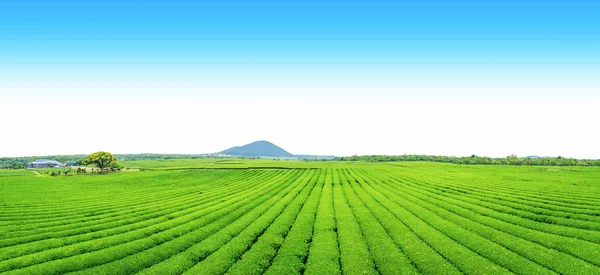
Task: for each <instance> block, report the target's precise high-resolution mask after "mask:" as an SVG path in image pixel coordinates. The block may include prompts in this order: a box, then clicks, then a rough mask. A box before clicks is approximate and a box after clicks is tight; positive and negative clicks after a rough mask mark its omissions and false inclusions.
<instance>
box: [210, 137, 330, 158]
mask: <svg viewBox="0 0 600 275" xmlns="http://www.w3.org/2000/svg"><path fill="white" fill-rule="evenodd" d="M217 155H228V156H241V157H269V158H291V159H313V160H315V159H320V160H324V159H334V158H335V156H319V155H293V154H291V153H290V152H288V151H286V150H283V149H282V148H281V147H279V146H277V145H275V144H273V143H271V142H268V141H266V140H259V141H255V142H252V143H249V144H246V145H244V146H235V147H231V148H229V149H227V150H224V151H221V152H218V153H217Z"/></svg>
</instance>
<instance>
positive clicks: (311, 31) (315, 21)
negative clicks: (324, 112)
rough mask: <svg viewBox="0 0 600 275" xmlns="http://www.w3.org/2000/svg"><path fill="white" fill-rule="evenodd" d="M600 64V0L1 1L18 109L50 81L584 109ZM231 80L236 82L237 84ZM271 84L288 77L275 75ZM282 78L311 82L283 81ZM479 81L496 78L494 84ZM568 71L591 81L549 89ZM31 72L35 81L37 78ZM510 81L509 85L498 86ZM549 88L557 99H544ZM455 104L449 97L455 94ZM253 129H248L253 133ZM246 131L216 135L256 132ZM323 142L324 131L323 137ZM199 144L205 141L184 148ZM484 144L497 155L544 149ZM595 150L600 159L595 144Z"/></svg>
mask: <svg viewBox="0 0 600 275" xmlns="http://www.w3.org/2000/svg"><path fill="white" fill-rule="evenodd" d="M598 75H600V3H599V2H597V1H512V0H509V1H358V0H352V1H337V0H334V1H312V0H311V1H252V0H249V1H156V0H154V1H85V0H83V1H74V0H73V1H51V0H47V1H28V0H21V1H16V0H4V1H1V2H0V82H3V83H5V84H3V85H4V86H0V94H1V95H3V96H5V100H3V101H4V102H5V104H9V103H10V104H11V105H12V106H16V105H18V104H21V105H22V107H23V108H26V107H28V106H29V105H27V104H29V103H28V101H27V100H26V99H25V98H22V96H21V97H20V95H26V96H31V95H32V94H36V95H40V94H45V95H48V94H52V98H53V99H54V100H56V101H57V102H61V100H60V99H61V98H62V99H65V100H75V101H76V100H80V101H81V102H89V101H90V100H87V99H90V98H95V97H98V96H101V95H105V96H110V97H113V99H114V100H113V102H114V101H116V100H122V97H135V96H138V95H140V94H144V93H150V94H154V95H155V97H153V98H155V100H156V101H155V102H154V101H153V102H149V103H148V104H149V105H148V106H150V105H152V104H154V103H157V104H158V103H159V102H161V101H164V99H169V98H173V97H175V98H179V99H180V100H181V101H182V102H190V100H201V99H202V97H206V98H212V99H215V98H219V100H216V101H215V104H228V102H227V100H228V98H229V97H231V96H233V95H243V96H245V97H250V98H253V100H255V101H254V103H253V104H255V106H256V107H257V108H269V106H268V105H266V103H264V102H270V101H269V100H275V99H276V100H278V101H277V102H276V104H283V105H286V104H292V103H294V102H295V101H294V100H297V99H298V98H302V95H303V94H310V96H309V97H306V98H304V99H310V100H308V101H310V102H314V101H319V100H321V101H322V100H323V99H324V98H327V97H336V96H343V95H344V94H345V93H346V91H347V93H350V94H352V95H354V96H356V97H357V98H359V99H357V100H358V101H361V102H364V101H363V100H362V99H361V98H370V99H380V100H383V101H387V102H390V101H394V100H396V101H398V102H403V101H406V99H415V98H416V99H417V100H419V102H421V104H423V108H424V109H427V108H428V107H427V106H433V105H435V104H431V102H428V101H427V100H428V99H432V97H433V99H432V100H435V97H436V96H442V97H443V98H455V97H459V98H461V99H462V102H464V101H472V104H474V105H477V106H480V107H481V106H486V105H485V104H488V103H489V101H490V100H495V99H499V98H500V99H502V100H503V101H504V102H516V101H520V100H522V99H524V98H527V100H530V101H531V102H538V103H537V104H541V106H542V107H548V108H550V107H549V106H550V105H551V104H554V103H556V102H561V101H562V102H565V100H567V99H569V100H571V101H572V100H578V101H576V102H572V103H571V104H570V105H569V106H563V107H568V108H572V109H573V110H576V109H581V108H579V107H581V106H579V107H578V105H577V104H588V103H590V102H595V100H597V99H598V98H597V93H596V92H598V93H600V90H598V87H599V85H598V80H597V78H598ZM80 82H86V83H90V84H89V85H94V84H91V83H104V84H106V85H108V84H107V83H112V84H110V85H111V86H110V87H111V89H110V91H96V90H97V89H94V87H85V86H81V85H79V84H74V83H80ZM132 82H135V83H138V82H143V83H152V82H156V83H189V85H187V86H185V87H180V88H179V89H177V90H169V89H167V88H163V89H162V90H155V91H150V90H151V89H149V88H148V87H140V86H135V85H133V86H132V84H131V83H132ZM232 82H233V83H238V84H239V85H238V86H235V85H233V86H232ZM7 83H8V84H7ZM49 83H60V84H49ZM69 83H70V84H69ZM119 83H121V84H122V85H121V86H120V84H119ZM206 83H211V84H210V85H209V86H206ZM219 83H221V84H219ZM252 83H254V84H252ZM256 83H258V84H256ZM265 83H267V84H265ZM268 83H283V84H281V86H278V87H273V86H272V85H271V84H268ZM285 83H288V85H295V84H294V83H296V84H297V83H302V85H309V87H310V88H307V89H306V90H298V89H288V87H287V86H285V85H286V84H285ZM320 83H321V84H323V85H321V84H320ZM331 83H337V84H335V85H334V84H331ZM340 83H346V85H347V86H344V84H340ZM352 83H359V84H357V85H353V84H352ZM360 83H373V84H374V85H378V87H380V88H378V89H369V88H367V87H368V86H364V87H365V88H363V89H362V90H357V89H352V87H353V86H359V87H363V86H360ZM381 83H390V84H389V85H388V86H385V85H384V86H382V85H381ZM405 83H410V85H405ZM436 83H437V86H436V85H435V84H436ZM448 83H450V84H448ZM452 83H454V84H452ZM456 83H458V84H456ZM474 83H475V84H474ZM477 83H489V89H486V88H485V87H486V86H485V85H484V84H482V85H479V84H477ZM532 83H533V84H532ZM552 83H557V84H556V85H554V84H552ZM565 83H566V84H565ZM569 83H572V84H577V85H576V86H577V87H583V88H579V89H577V90H572V89H567V88H565V89H562V90H561V89H553V88H554V87H569V85H568V84H569ZM582 83H583V84H582ZM586 83H587V84H586ZM34 84H38V86H37V87H35V88H32V85H33V86H35V85H34ZM113 84H114V85H113ZM521 84H522V85H521ZM53 85H54V86H53ZM65 85H66V86H65ZM219 85H221V86H219ZM265 85H267V86H269V88H265ZM332 85H333V86H332ZM402 85H404V86H402ZM502 85H505V86H506V85H508V86H510V87H511V88H510V90H498V89H497V88H495V87H499V86H500V87H503V86H502ZM545 85H546V86H545ZM561 85H562V86H561ZM67 86H68V87H71V88H66V87H67ZM150 86H152V85H150ZM159 86H160V85H159ZM474 86H475V87H477V88H474ZM40 87H46V88H40ZM131 87H137V88H131ZM208 87H210V88H208ZM320 87H321V88H320ZM322 87H329V88H328V89H323V88H322ZM332 87H333V88H332ZM469 87H470V88H469ZM469 89H470V90H469ZM167 90H168V91H167ZM224 90H227V92H224ZM216 91H220V92H216ZM265 91H267V92H265ZM546 91H547V92H548V93H549V94H550V95H551V99H552V100H554V101H552V102H548V101H544V100H542V103H540V102H539V101H536V97H538V96H540V95H543V94H544V93H546ZM73 94H77V96H76V97H73ZM117 95H118V96H119V97H118V98H117ZM503 95H506V96H503ZM274 98H275V99H274ZM262 99H264V100H262ZM9 100H12V101H13V102H9ZM63 101H64V100H63ZM375 101H377V100H375ZM76 102H79V101H76ZM358 103H360V102H358ZM57 104H58V103H57ZM87 104H92V103H87ZM173 104H175V106H176V105H177V104H178V103H177V102H175V103H173ZM240 104H242V103H240ZM332 104H335V103H332ZM373 104H375V105H369V106H363V107H364V108H366V109H369V108H373V109H378V108H377V105H376V104H377V103H373ZM448 104H449V105H447V106H448V107H452V104H453V103H452V102H449V103H448ZM490 104H491V103H490ZM532 104H536V103H532ZM544 104H546V105H544ZM305 106H306V107H309V108H310V107H311V105H310V104H309V105H305ZM456 106H458V105H456ZM63 107H65V108H66V109H68V108H69V106H63ZM90 107H91V108H95V107H96V106H90ZM334 107H336V106H334ZM337 107H339V108H340V109H344V108H343V107H342V105H338V106H337ZM504 107H510V105H505V106H504ZM173 108H175V107H173ZM27 109H31V108H27ZM487 109H489V108H487ZM123 115H124V116H127V115H131V114H127V113H124V114H123ZM167 116H168V115H167ZM284 118H285V116H284ZM290 119H291V120H294V119H293V118H290ZM298 119H299V118H298ZM324 119H326V120H327V119H329V120H332V119H335V118H334V117H327V116H325V117H324ZM372 119H382V118H381V117H380V116H378V117H376V116H373V117H372ZM523 125H524V124H523ZM523 127H525V126H523ZM525 128H526V127H525ZM416 130H418V129H416ZM256 131H257V132H256V133H251V134H249V136H254V135H257V136H258V135H259V133H258V131H259V130H258V129H257V130H256ZM24 134H26V133H24ZM580 134H582V135H583V134H587V135H590V134H595V133H590V132H585V131H584V132H582V133H580ZM248 139H250V138H246V139H244V138H243V137H239V139H233V138H232V139H219V140H223V142H237V143H243V141H245V140H247V141H252V140H248ZM261 139H269V137H268V136H263V137H262V138H261ZM216 140H217V139H216V138H215V139H211V140H210V142H212V143H217V144H216V145H215V146H216V147H218V146H224V145H225V144H221V143H218V142H216ZM281 140H282V141H283V142H284V143H287V144H289V146H290V147H294V146H296V147H297V150H305V149H308V148H311V146H308V145H299V143H301V142H300V141H299V140H295V139H294V138H291V137H282V138H281ZM207 142H208V141H207ZM330 142H332V143H333V142H334V140H333V139H332V140H331V141H330ZM390 142H391V141H390ZM116 143H117V141H115V144H116ZM388 145H389V146H392V147H393V144H388ZM327 146H328V144H327V143H325V144H324V145H323V148H327ZM464 146H468V144H465V145H464ZM115 147H116V148H119V149H118V150H126V149H127V148H130V147H118V146H115ZM394 148H395V149H394V150H392V151H390V152H382V150H380V149H373V148H367V147H365V148H362V149H360V150H356V151H352V150H342V149H340V150H339V152H301V153H331V154H353V153H405V152H408V151H410V150H419V148H420V147H418V148H417V149H411V148H405V147H394ZM423 148H426V147H425V145H423ZM507 148H509V147H507ZM86 149H87V148H84V147H83V146H81V147H78V148H77V150H86ZM154 149H156V150H159V151H165V150H166V151H168V150H179V151H186V148H185V147H181V148H171V147H168V146H167V147H164V148H157V147H150V146H148V147H147V148H146V147H144V148H135V150H145V151H146V152H149V151H153V150H154ZM203 149H206V150H208V148H196V149H190V150H189V151H193V152H198V150H203ZM540 149H543V148H540ZM36 150H37V149H36ZM74 150H75V149H74ZM322 150H323V151H326V150H325V149H322ZM506 150H508V149H506ZM473 151H475V150H474V149H471V148H467V147H464V148H461V149H460V150H456V151H452V150H449V151H444V152H440V153H447V154H465V155H468V154H470V153H471V152H473ZM481 151H482V152H481V153H484V154H485V153H489V154H497V155H504V154H510V153H523V154H530V153H536V152H504V151H502V152H500V151H499V152H495V151H486V150H481ZM582 151H583V149H582ZM36 152H38V151H35V152H31V153H36ZM1 153H2V152H0V154H1ZM24 153H25V152H24ZM27 153H29V152H27ZM40 153H43V152H40ZM408 153H424V152H421V151H418V152H417V151H415V152H412V151H410V152H408ZM431 153H436V152H431ZM473 153H478V152H473ZM539 153H540V154H551V153H554V151H552V150H548V152H539ZM557 153H563V154H566V155H568V154H569V153H570V151H569V149H568V148H565V149H564V150H563V151H560V152H557ZM7 154H11V155H12V154H19V152H17V151H15V152H10V153H7ZM573 154H580V153H576V152H573ZM580 155H581V154H580ZM595 156H596V157H598V158H600V152H598V154H597V155H595Z"/></svg>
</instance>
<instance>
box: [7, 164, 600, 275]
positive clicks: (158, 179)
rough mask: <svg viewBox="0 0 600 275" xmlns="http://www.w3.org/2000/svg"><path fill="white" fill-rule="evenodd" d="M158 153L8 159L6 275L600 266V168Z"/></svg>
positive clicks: (546, 270) (586, 269)
mask: <svg viewBox="0 0 600 275" xmlns="http://www.w3.org/2000/svg"><path fill="white" fill-rule="evenodd" d="M157 164H158V162H155V163H145V164H144V163H139V162H138V163H133V164H131V166H132V167H135V166H140V167H141V168H143V169H142V171H132V172H121V173H116V174H109V175H79V176H63V177H46V176H39V175H36V174H34V173H33V172H31V171H0V273H6V274H65V273H73V274H133V273H140V274H182V273H183V274H419V273H423V274H461V273H467V274H514V273H516V274H600V169H599V168H587V167H586V168H583V167H513V166H468V165H452V164H440V163H418V162H417V163H406V162H404V163H378V164H375V163H355V162H344V163H340V162H294V161H254V162H252V161H236V160H231V161H228V162H223V163H219V162H217V161H215V162H210V161H206V160H202V161H201V162H200V161H199V162H198V163H197V165H195V164H194V163H193V160H186V161H185V163H181V162H176V161H174V162H161V163H160V165H157ZM125 165H126V166H127V163H125ZM152 167H157V168H156V169H148V168H152ZM186 167H187V168H189V169H187V168H186ZM171 168H172V169H171ZM192 168H193V169H192ZM206 168H221V169H206ZM224 168H228V169H224Z"/></svg>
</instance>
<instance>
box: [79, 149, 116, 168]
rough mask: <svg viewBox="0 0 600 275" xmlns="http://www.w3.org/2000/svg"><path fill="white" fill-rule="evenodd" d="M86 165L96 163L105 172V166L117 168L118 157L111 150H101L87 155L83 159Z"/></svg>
mask: <svg viewBox="0 0 600 275" xmlns="http://www.w3.org/2000/svg"><path fill="white" fill-rule="evenodd" d="M83 164H84V165H95V166H97V167H98V168H100V171H101V172H104V169H105V168H110V169H111V170H112V169H113V168H115V169H116V168H117V167H118V166H117V159H116V158H115V157H114V156H113V155H112V154H111V153H109V152H104V151H99V152H96V153H93V154H90V155H87V156H85V158H84V159H83Z"/></svg>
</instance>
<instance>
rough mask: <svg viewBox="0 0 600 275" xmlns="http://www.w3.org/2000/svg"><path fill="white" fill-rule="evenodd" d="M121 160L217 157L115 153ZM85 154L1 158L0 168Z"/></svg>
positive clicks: (76, 159) (77, 158) (78, 157)
mask: <svg viewBox="0 0 600 275" xmlns="http://www.w3.org/2000/svg"><path fill="white" fill-rule="evenodd" d="M114 156H115V158H117V160H119V161H130V160H157V159H198V158H207V157H215V156H212V155H192V154H115V155H114ZM83 158H85V155H60V156H32V157H13V158H0V169H25V168H27V164H28V163H30V162H33V161H35V160H38V159H51V160H56V161H58V162H62V163H67V162H74V163H75V164H76V165H81V162H82V161H83Z"/></svg>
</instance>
